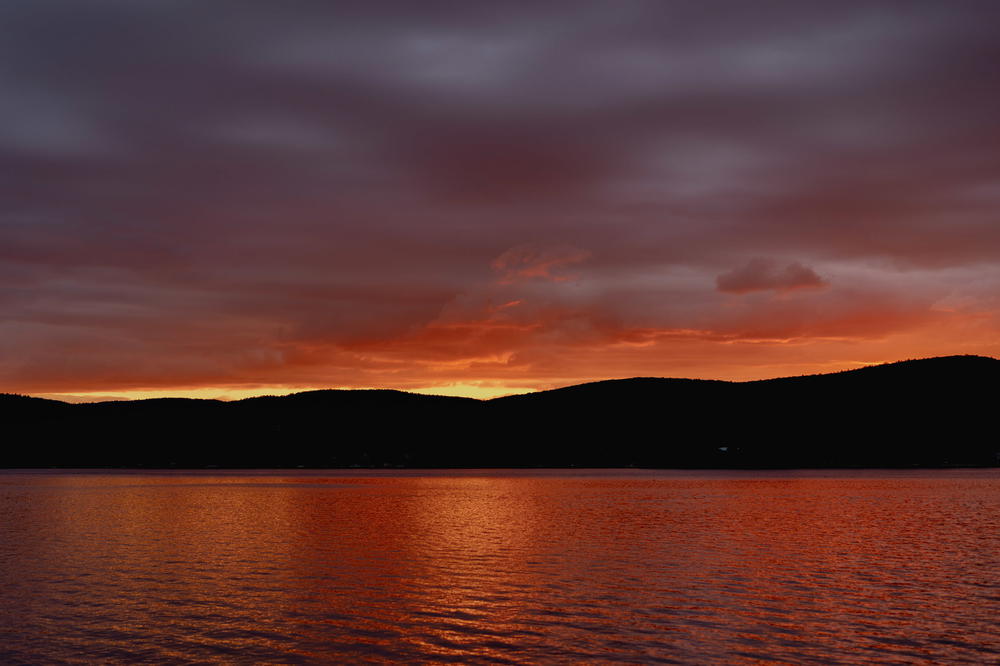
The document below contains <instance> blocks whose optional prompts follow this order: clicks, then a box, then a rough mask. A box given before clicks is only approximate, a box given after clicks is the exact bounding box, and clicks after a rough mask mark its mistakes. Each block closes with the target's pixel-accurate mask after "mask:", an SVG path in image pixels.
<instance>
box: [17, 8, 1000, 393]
mask: <svg viewBox="0 0 1000 666" xmlns="http://www.w3.org/2000/svg"><path fill="white" fill-rule="evenodd" d="M998 21H1000V5H998V4H997V3H995V2H992V1H987V0H983V1H977V0H956V1H955V2H948V3H941V2H933V1H930V0H927V1H924V0H914V1H912V2H907V3H899V2H894V1H890V0H885V1H878V0H876V1H874V2H864V3H860V2H838V3H802V2H792V1H791V0H787V1H777V0H764V1H762V2H755V3H753V4H752V6H751V5H750V4H747V3H741V2H736V1H723V0H707V1H705V2H697V3H695V2H671V3H666V2H659V1H653V0H648V1H646V0H623V1H618V0H607V1H583V2H572V3H568V2H555V1H552V2H549V1H542V2H539V1H535V2H519V1H518V2H508V3H503V4H502V5H498V4H496V3H487V2H462V3H454V2H443V1H442V2H437V1H435V0H431V1H428V2H421V3H411V2H403V1H401V0H400V1H395V0H390V1H388V2H380V3H360V2H312V1H306V2H297V3H295V5H294V6H291V5H289V6H284V5H281V4H280V3H273V2H256V1H243V2H228V1H223V2H212V3H204V2H193V1H190V2H189V1H181V2H143V3H137V2H131V1H128V0H95V1H94V2H88V3H87V4H86V5H85V6H83V5H81V4H80V3H76V2H70V1H68V0H39V1H37V2H22V3H4V4H3V6H2V7H0V279H2V280H3V282H2V283H0V305H2V306H3V309H2V310H0V313H2V315H0V317H2V318H0V351H2V352H3V358H2V359H0V390H24V388H23V387H29V386H34V387H41V386H44V387H46V388H47V390H53V391H61V390H69V388H66V387H70V386H74V387H77V388H78V387H80V386H94V387H98V388H103V389H108V390H110V389H115V388H117V387H119V386H133V387H134V386H140V385H143V384H157V385H170V384H171V383H173V384H174V385H181V384H185V385H190V384H204V383H210V382H216V383H219V384H224V385H236V384H252V383H255V382H256V383H261V382H263V383H272V384H273V383H294V382H300V383H301V382H310V383H312V384H315V385H329V384H331V383H334V382H340V383H343V384H345V385H393V384H400V383H408V385H419V381H420V379H419V377H420V376H425V377H431V376H434V377H441V376H444V375H445V374H447V373H448V372H452V373H457V374H462V373H467V374H465V375H463V376H465V378H466V379H474V378H475V377H476V375H475V372H480V373H482V374H481V375H480V376H479V378H480V379H484V380H485V379H493V378H495V377H492V376H490V375H489V373H490V372H495V373H497V377H500V376H502V377H503V378H504V380H505V381H514V380H515V379H517V375H518V373H521V374H520V378H521V379H522V380H523V379H524V378H526V377H530V381H532V382H536V383H540V384H541V383H545V382H549V381H557V380H559V379H560V378H561V379H566V380H571V379H585V378H588V377H591V376H597V375H600V374H607V373H611V374H616V375H617V374H620V373H619V372H616V371H614V369H613V368H614V367H615V366H613V364H612V362H613V361H614V362H619V363H620V364H622V365H621V367H626V366H628V367H635V368H638V369H640V370H642V369H643V368H645V369H644V370H643V371H644V372H645V373H647V374H648V373H657V374H672V373H674V371H675V369H682V368H693V367H696V366H697V365H698V364H699V363H706V362H707V360H706V359H708V358H710V356H711V355H710V354H707V353H702V351H696V350H695V349H694V347H692V346H691V345H695V343H694V342H690V340H697V341H698V343H697V344H699V345H700V344H709V342H710V341H714V344H723V343H725V342H724V341H725V340H729V339H730V338H726V336H738V335H740V333H739V331H744V332H747V336H749V337H747V338H746V339H750V338H751V337H753V335H756V333H755V331H756V332H761V331H763V329H762V328H760V326H757V325H756V324H754V323H753V322H755V321H760V322H765V320H766V317H767V316H770V317H772V318H773V321H774V323H775V326H774V331H772V332H773V334H774V335H771V334H770V333H768V335H763V334H762V337H761V339H764V338H765V337H766V338H769V339H771V338H773V339H778V338H782V339H784V338H783V337H782V336H784V337H785V338H789V339H792V338H794V339H796V340H800V339H804V337H808V336H807V334H808V335H813V336H814V337H817V338H818V337H823V336H824V335H825V333H823V332H824V331H840V332H841V333H838V334H837V335H833V334H832V333H831V336H832V337H838V336H839V337H844V338H849V337H850V336H851V335H855V336H856V337H857V338H858V339H862V338H864V339H866V340H871V339H875V338H877V337H878V336H883V337H886V336H892V335H903V334H904V333H905V331H906V330H910V329H912V330H914V331H916V330H923V328H922V327H925V326H937V325H938V324H937V323H935V322H936V321H937V319H936V317H937V316H938V315H934V316H930V315H928V314H927V313H930V312H938V313H940V312H944V310H940V309H938V310H935V308H939V305H938V304H939V303H940V302H947V303H949V304H952V303H960V304H962V305H961V308H959V309H958V310H955V309H951V310H948V313H950V314H948V313H946V314H945V315H941V316H944V317H945V318H946V319H947V318H948V317H952V318H955V319H956V321H958V320H962V321H964V317H966V316H972V315H971V313H973V312H975V313H978V314H977V316H980V317H981V318H980V319H979V320H977V321H991V322H993V321H996V317H995V313H996V307H997V306H996V302H995V299H993V300H990V299H991V297H990V296H989V294H991V293H995V288H996V287H998V286H1000V280H998V279H997V276H996V271H995V270H994V269H995V267H996V265H997V263H998V262H1000V251H998V248H1000V224H998V220H997V214H996V211H997V209H998V204H1000V190H998V189H997V187H996V183H997V182H1000V158H998V157H997V156H998V155H1000V132H998V130H997V125H996V120H995V119H996V118H997V117H1000V89H998V87H997V86H996V84H995V78H996V77H995V63H996V62H998V61H1000V40H998V39H997V37H996V29H995V26H996V25H997V23H998ZM752 257H790V258H794V259H795V260H796V261H797V262H799V263H789V261H788V260H780V261H779V260H775V261H774V262H772V263H767V262H764V263H760V262H756V263H755V262H754V261H753V260H752V259H751V258H752ZM748 262H749V263H748ZM734 266H736V267H740V268H736V269H735V270H734V269H733V267H734ZM819 275H822V276H823V281H826V282H828V283H829V286H828V288H827V289H824V290H816V291H810V292H809V293H808V295H807V294H802V295H801V296H802V297H801V298H799V295H795V297H794V298H793V297H789V299H788V301H789V302H787V303H784V302H783V303H780V304H778V305H775V304H774V303H771V301H772V300H781V299H780V298H778V299H771V297H770V296H769V295H767V294H748V295H747V296H746V297H745V298H741V299H732V298H729V297H727V296H725V295H723V294H720V293H718V291H723V292H733V293H748V292H753V291H760V290H765V291H771V290H777V291H781V290H788V289H792V288H797V287H805V286H819V285H820V282H821V279H820V277H819ZM716 276H718V285H717V286H718V290H715V289H712V280H713V279H714V278H716ZM970 276H974V279H973V278H971V277H970ZM567 277H571V278H572V279H565V278H567ZM873 294H875V295H877V296H873ZM806 296H808V297H806ZM733 301H738V302H733ZM835 301H836V303H835ZM513 302H518V303H519V305H517V306H512V307H509V308H506V309H500V310H497V309H496V308H498V307H500V306H501V305H503V304H507V303H513ZM850 303H853V304H854V306H851V307H848V304H850ZM820 304H823V305H825V306H831V307H832V306H834V305H836V307H835V308H834V311H835V312H836V313H839V314H838V315H837V317H835V319H836V321H841V320H842V319H844V320H848V319H850V318H851V317H852V316H855V315H856V321H862V320H864V321H865V322H869V320H870V323H865V324H864V325H861V324H858V325H857V326H851V325H847V324H844V325H840V324H836V323H835V322H834V321H833V320H828V319H825V318H824V315H823V311H821V310H819V309H810V308H819V307H820ZM873 304H877V306H876V305H873ZM779 305H780V306H781V307H786V308H789V309H788V310H783V311H781V312H777V311H773V310H770V309H769V308H775V307H779ZM855 306H856V307H855ZM869 306H871V309H865V308H868V307H869ZM949 307H950V306H949ZM491 308H492V309H491ZM737 311H738V312H737ZM862 311H863V312H866V313H869V314H865V315H861V314H858V313H860V312H862ZM852 312H853V313H855V314H854V315H852V314H850V313H852ZM879 312H883V313H884V314H885V317H884V319H885V322H886V325H885V326H881V325H879V324H878V321H877V320H878V313H879ZM901 312H902V313H905V315H902V314H898V313H901ZM484 313H485V314H484ZM737 314H738V315H739V316H737ZM501 315H502V317H501ZM497 317H500V318H501V319H503V321H505V322H507V323H505V324H504V325H502V326H500V325H493V324H491V325H490V326H485V325H484V326H485V327H482V326H481V327H479V328H476V327H474V326H471V324H469V322H482V321H493V319H495V318H497ZM755 317H765V319H760V320H757V319H755ZM866 317H868V319H866ZM511 321H514V322H516V326H514V327H513V328H511V327H510V326H513V324H510V322H511ZM740 322H742V324H741V323H740ZM785 323H787V324H788V326H785V325H784V324H785ZM743 324H745V326H743ZM741 326H743V328H741ZM463 327H464V328H463ZM935 330H938V329H935ZM678 331H688V332H691V331H696V332H697V331H701V332H705V331H707V332H708V333H704V334H702V333H698V334H697V335H696V334H693V333H692V334H691V335H692V336H694V337H692V338H690V339H689V338H688V337H684V336H685V335H688V334H686V333H685V334H683V335H682V334H680V333H678ZM796 331H802V332H804V333H802V335H799V334H797V333H795V332H796ZM851 331H854V332H855V333H851ZM764 332H766V331H764ZM449 335H451V336H452V337H451V338H449V337H448V336H449ZM927 335H928V336H930V334H929V333H928V334H927ZM977 335H978V336H979V337H976V336H971V337H970V338H969V339H973V338H975V339H977V340H988V339H989V335H986V334H985V333H983V334H981V335H980V334H977ZM463 336H464V337H463ZM678 336H680V337H678ZM826 337H830V336H826ZM927 339H928V340H930V339H931V338H930V337H928V338H927ZM947 339H948V337H947V336H946V337H942V338H941V342H940V343H937V346H935V345H934V344H931V343H930V342H928V343H927V344H926V345H924V346H923V347H921V348H926V349H928V350H940V351H941V352H942V353H944V352H949V353H950V351H951V350H950V349H949V348H947V345H946V344H945V342H944V341H945V340H947ZM951 339H954V336H951ZM668 340H670V341H673V342H672V344H675V345H677V349H680V348H684V349H688V350H689V352H685V353H687V354H688V355H687V356H685V355H684V354H682V353H680V352H679V351H678V352H676V353H675V352H672V351H670V350H669V349H668V348H667V347H666V346H665V345H667V342H666V341H668ZM681 340H683V342H681ZM476 341H479V342H476ZM725 344H728V343H725ZM761 344H763V343H761ZM798 344H799V343H796V345H798ZM914 344H915V343H914ZM422 345H423V346H422ZM558 345H563V346H564V347H565V349H574V350H576V353H578V354H579V356H578V357H571V356H568V352H567V353H561V352H559V350H558V349H559V348H558ZM588 345H593V349H594V351H593V353H592V354H591V352H590V351H583V348H584V347H586V349H590V347H589V346H588ZM447 349H451V350H459V349H461V350H466V351H467V352H468V354H469V357H468V359H467V361H468V364H467V365H468V368H472V369H468V368H466V369H464V370H460V369H459V368H460V366H461V363H462V359H461V358H458V357H455V356H452V357H451V358H450V359H449V360H448V361H447V363H445V364H444V365H442V366H441V367H440V369H439V370H440V372H439V371H438V370H433V369H429V366H427V365H426V364H423V365H422V361H420V359H422V358H424V356H427V357H431V356H434V352H435V350H447ZM599 349H603V351H604V352H605V356H603V357H600V358H601V359H607V360H606V361H605V360H599V357H598V354H599V351H598V350H599ZM643 349H645V350H646V351H647V352H648V355H647V356H646V357H645V358H646V361H645V365H643V364H642V363H638V364H633V365H629V364H630V363H633V362H632V361H629V360H627V359H631V358H633V356H631V355H630V354H633V353H634V354H639V353H640V351H641V350H643ZM700 349H701V348H700V347H699V350H700ZM727 349H729V347H727ZM757 349H759V348H757ZM785 349H786V350H785V351H784V352H781V353H784V354H788V355H790V357H791V356H795V358H796V359H797V360H796V361H795V362H796V363H806V362H807V360H806V356H805V355H803V356H799V355H798V353H797V352H793V351H790V348H785ZM817 349H818V351H816V352H815V354H816V356H815V358H814V362H819V361H820V360H821V359H824V358H826V357H827V355H828V354H830V353H832V352H830V351H829V350H828V349H826V348H823V349H819V348H817ZM907 349H909V350H915V349H916V347H915V346H914V345H910V347H908V348H907ZM387 350H396V351H398V353H396V351H393V352H392V353H390V352H389V351H387ZM626 350H631V351H627V353H626ZM824 350H825V351H824ZM404 351H405V353H404ZM972 351H975V350H972ZM980 351H981V352H983V353H986V352H987V351H988V350H987V349H985V348H984V349H982V350H980ZM480 352H482V353H483V354H486V356H484V357H483V358H487V357H488V358H501V359H507V361H505V362H504V363H502V364H500V365H497V364H496V363H494V362H493V361H489V362H487V361H477V360H475V359H477V358H480V356H476V354H479V353H480ZM487 352H488V353H487ZM442 353H444V352H443V351H442ZM720 353H721V352H720ZM745 353H746V356H745V357H744V358H745V361H746V362H747V363H751V362H752V359H753V358H754V356H753V354H754V353H760V352H749V351H748V352H745ZM778 353H779V352H777V351H775V352H773V354H775V356H771V357H769V358H770V360H769V361H768V363H770V364H771V366H769V367H773V366H775V364H778V362H779V359H778V357H777V356H776V355H777V354H778ZM838 353H839V352H838ZM844 353H847V352H844ZM635 358H638V357H637V356H636V357H635ZM582 359H589V360H587V361H584V360H582ZM823 362H826V361H823ZM442 363H444V361H442ZM482 363H487V365H488V366H489V368H490V369H488V370H487V369H484V366H483V365H482ZM587 363H590V364H591V365H592V367H593V369H592V370H586V369H583V368H584V366H585V365H586V364H587ZM448 364H451V365H448ZM456 364H457V365H456ZM477 364H478V365H477ZM737 364H738V362H737V361H736V360H735V356H734V357H733V360H732V361H731V365H728V366H726V367H727V368H729V369H728V370H727V372H734V371H733V370H732V368H734V367H736V365H737ZM501 366H502V367H501ZM462 367H464V366H462ZM699 367H700V366H699ZM421 373H425V374H424V375H421ZM426 373H429V374H426ZM435 373H438V374H435ZM470 373H471V374H470Z"/></svg>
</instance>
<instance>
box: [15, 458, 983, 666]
mask: <svg viewBox="0 0 1000 666" xmlns="http://www.w3.org/2000/svg"><path fill="white" fill-rule="evenodd" d="M998 571H1000V471H997V470H979V471H961V470H953V471H941V472H939V471H922V472H884V471H878V472H788V473H699V472H643V471H636V472H617V471H584V472H502V471H496V472H488V473H483V472H448V473H418V472H400V473H363V472H362V473H355V474H350V473H338V472H334V473H331V472H323V473H316V472H302V473H288V472H270V473H239V474H232V473H230V474H226V473H216V474H209V473H197V474H192V473H173V474H149V473H87V474H84V473H16V472H5V473H0V585H2V588H0V589H2V598H3V601H2V604H0V662H3V663H32V664H34V663H40V662H45V663H58V662H63V663H94V662H105V663H106V662H130V663H131V662H177V663H186V662H192V661H199V662H212V661H222V662H233V661H236V662H269V663H318V662H331V661H332V662H345V661H347V662H365V661H372V662H390V661H391V662H399V661H418V662H424V663H426V662H461V663H475V662H491V663H497V662H500V663H503V662H518V663H524V662H531V663H537V662H581V661H586V662H594V661H598V662H636V663H639V662H641V663H655V662H663V663H741V662H745V663H758V662H760V661H776V662H792V663H830V662H839V663H851V662H880V663H885V662H901V663H914V662H917V663H919V662H935V663H940V662H950V663H959V662H969V663H996V662H998V661H1000V630H998V628H997V618H998V617H1000V574H998Z"/></svg>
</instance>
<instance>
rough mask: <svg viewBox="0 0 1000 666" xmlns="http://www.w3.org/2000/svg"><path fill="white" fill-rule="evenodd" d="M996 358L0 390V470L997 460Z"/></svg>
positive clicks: (999, 365) (999, 370) (999, 381)
mask: <svg viewBox="0 0 1000 666" xmlns="http://www.w3.org/2000/svg"><path fill="white" fill-rule="evenodd" d="M998 386H1000V360H997V359H993V358H987V357H981V356H950V357H940V358H930V359H922V360H912V361H901V362H898V363H890V364H885V365H880V366H872V367H866V368H861V369H858V370H850V371H844V372H839V373H833V374H824V375H807V376H801V377H785V378H781V379H769V380H761V381H752V382H725V381H712V380H695V379H662V378H650V377H638V378H633V379H617V380H608V381H600V382H593V383H588V384H581V385H577V386H569V387H566V388H560V389H555V390H551V391H542V392H539V393H532V394H526V395H517V396H508V397H505V398H496V399H493V400H488V401H479V400H473V399H469V398H452V397H443V396H429V395H419V394H413V393H405V392H402V391H391V390H357V391H339V390H337V391H335V390H326V391H308V392H304V393H297V394H294V395H288V396H281V397H273V396H272V397H259V398H249V399H245V400H240V401H236V402H220V401H216V400H189V399H181V398H170V399H154V400H136V401H121V402H103V403H89V404H79V405H70V404H66V403H62V402H59V401H54V400H43V399H40V398H30V397H26V396H17V395H0V422H2V424H3V428H4V430H5V432H6V433H7V437H6V438H5V439H6V441H7V442H8V444H7V446H6V447H5V448H4V450H3V451H2V453H0V466H2V467H51V466H57V467H181V468H184V467H188V468H199V467H244V468H256V467H264V468H269V467H300V466H301V467H317V468H323V467H425V468H426V467H571V466H573V467H629V466H636V467H688V468H755V467H914V466H917V467H919V466H925V467H939V466H993V465H998V464H1000V435H998V429H997V419H996V414H997V408H996V405H995V403H996V397H995V396H996V393H997V388H998Z"/></svg>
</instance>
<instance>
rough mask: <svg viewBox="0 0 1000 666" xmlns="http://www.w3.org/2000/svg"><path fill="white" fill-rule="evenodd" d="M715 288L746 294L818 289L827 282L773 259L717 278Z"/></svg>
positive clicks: (753, 262) (802, 268)
mask: <svg viewBox="0 0 1000 666" xmlns="http://www.w3.org/2000/svg"><path fill="white" fill-rule="evenodd" d="M715 285H716V288H717V289H718V290H719V291H723V292H727V293H730V294H747V293H749V292H751V291H768V290H774V291H790V290H793V289H816V288H819V287H825V286H826V282H824V281H823V279H822V278H821V277H820V276H819V275H817V274H816V271H814V270H813V269H811V268H809V267H808V266H803V265H802V264H800V263H799V262H797V261H794V262H792V263H790V264H782V263H779V262H777V261H774V260H771V259H762V258H755V259H751V260H750V261H748V262H747V263H745V264H744V265H742V266H740V267H739V268H734V269H733V270H731V271H729V272H727V273H723V274H722V275H720V276H718V277H717V278H716V279H715Z"/></svg>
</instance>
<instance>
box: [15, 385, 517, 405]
mask: <svg viewBox="0 0 1000 666" xmlns="http://www.w3.org/2000/svg"><path fill="white" fill-rule="evenodd" d="M359 388H360V389H364V388H374V387H359V386H297V387H287V386H280V387H257V388H226V387H201V388H176V389H134V390H125V391H115V390H108V391H82V392H67V393H34V394H33V395H35V396H36V397H39V398H50V399H52V400H62V401H63V402H106V401H109V400H149V399H152V398H194V399H203V400H225V401H229V400H242V399H243V398H254V397H257V396H262V395H289V394H291V393H302V392H303V391H318V390H323V389H340V390H353V389H359ZM403 390H405V391H407V392H409V393H421V394H424V395H450V396H457V397H462V398H476V399H478V400H488V399H489V398H496V397H499V396H504V395H513V394H516V393H532V392H534V391H535V390H536V389H533V388H526V387H511V386H503V385H495V384H491V383H486V384H482V385H480V384H462V383H451V384H441V385H439V386H427V387H421V388H411V389H403Z"/></svg>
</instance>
